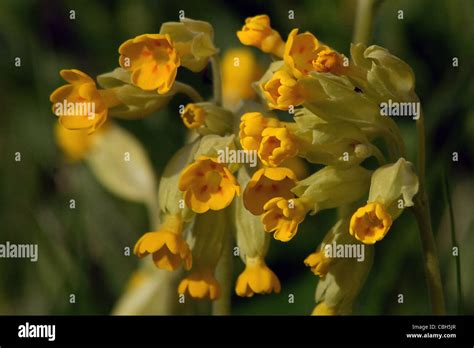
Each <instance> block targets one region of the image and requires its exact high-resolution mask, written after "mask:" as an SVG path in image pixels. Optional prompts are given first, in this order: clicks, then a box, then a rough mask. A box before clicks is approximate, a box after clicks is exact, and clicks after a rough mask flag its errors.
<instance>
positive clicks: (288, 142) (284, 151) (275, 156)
mask: <svg viewBox="0 0 474 348" xmlns="http://www.w3.org/2000/svg"><path fill="white" fill-rule="evenodd" d="M297 153H298V145H297V143H296V139H295V137H294V136H293V135H292V134H291V133H290V131H289V130H288V129H287V128H285V127H281V128H265V129H264V130H263V132H262V141H261V142H260V146H259V148H258V156H259V157H260V159H261V161H262V162H263V163H264V164H265V165H267V166H271V167H276V166H279V165H280V164H281V163H282V162H283V161H285V160H287V159H288V158H291V157H294V156H296V154H297Z"/></svg>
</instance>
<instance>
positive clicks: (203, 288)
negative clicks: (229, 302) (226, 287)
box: [178, 269, 221, 300]
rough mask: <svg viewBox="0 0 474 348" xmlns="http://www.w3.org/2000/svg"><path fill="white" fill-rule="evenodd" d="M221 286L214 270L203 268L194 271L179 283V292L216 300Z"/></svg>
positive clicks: (198, 297)
mask: <svg viewBox="0 0 474 348" xmlns="http://www.w3.org/2000/svg"><path fill="white" fill-rule="evenodd" d="M220 292H221V290H220V286H219V283H218V282H217V280H216V278H215V277H214V274H213V271H212V270H209V269H201V270H196V271H193V272H192V273H191V274H190V275H188V276H186V277H185V278H184V279H183V280H181V282H180V283H179V285H178V294H180V295H188V296H190V297H191V298H194V299H209V300H216V299H218V298H219V296H220Z"/></svg>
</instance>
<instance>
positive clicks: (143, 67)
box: [119, 34, 180, 94]
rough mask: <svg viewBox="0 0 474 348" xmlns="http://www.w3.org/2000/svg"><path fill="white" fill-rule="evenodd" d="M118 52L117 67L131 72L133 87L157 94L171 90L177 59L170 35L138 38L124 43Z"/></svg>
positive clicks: (176, 68)
mask: <svg viewBox="0 0 474 348" xmlns="http://www.w3.org/2000/svg"><path fill="white" fill-rule="evenodd" d="M119 53H120V59H119V63H120V66H121V67H122V68H124V69H127V70H130V71H131V73H132V75H131V79H132V83H133V84H134V85H136V86H138V87H140V88H141V89H143V90H146V91H151V90H157V92H158V93H159V94H164V93H167V92H168V91H169V90H170V89H171V87H172V85H173V83H174V80H175V78H176V74H177V71H178V67H179V66H180V59H179V56H178V53H177V51H176V49H175V47H174V45H173V42H172V41H171V38H170V36H169V35H167V34H165V35H163V34H143V35H139V36H137V37H135V38H133V39H130V40H127V41H125V42H124V43H123V44H122V45H121V46H120V47H119Z"/></svg>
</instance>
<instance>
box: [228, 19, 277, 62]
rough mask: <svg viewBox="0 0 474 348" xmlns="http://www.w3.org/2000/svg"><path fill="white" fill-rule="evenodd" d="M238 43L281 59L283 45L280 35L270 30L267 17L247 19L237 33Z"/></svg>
mask: <svg viewBox="0 0 474 348" xmlns="http://www.w3.org/2000/svg"><path fill="white" fill-rule="evenodd" d="M237 37H238V38H239V40H240V42H241V43H242V44H244V45H247V46H255V47H257V48H259V49H261V50H262V51H263V52H265V53H272V54H274V55H276V56H279V57H281V56H282V55H283V51H284V49H285V43H284V42H283V40H282V39H281V36H280V34H279V33H278V32H277V31H276V30H274V29H272V27H271V25H270V18H269V17H268V16H267V15H259V16H255V17H249V18H247V19H246V20H245V25H244V26H243V27H242V30H241V31H238V32H237Z"/></svg>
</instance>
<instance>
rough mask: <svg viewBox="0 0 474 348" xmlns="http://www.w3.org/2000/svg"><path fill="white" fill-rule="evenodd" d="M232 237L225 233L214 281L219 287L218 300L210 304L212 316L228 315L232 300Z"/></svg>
mask: <svg viewBox="0 0 474 348" xmlns="http://www.w3.org/2000/svg"><path fill="white" fill-rule="evenodd" d="M232 247H233V244H232V235H231V234H230V233H227V235H226V237H225V241H224V247H223V251H222V255H221V258H220V259H219V263H218V264H217V268H216V279H217V281H218V282H219V284H220V286H221V295H220V297H219V299H217V300H216V301H214V302H213V304H212V314H213V315H230V312H231V298H232V269H233V265H232V263H233V262H232V261H233V258H232Z"/></svg>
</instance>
